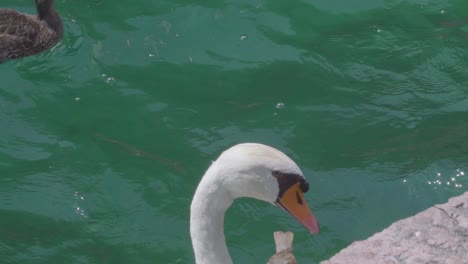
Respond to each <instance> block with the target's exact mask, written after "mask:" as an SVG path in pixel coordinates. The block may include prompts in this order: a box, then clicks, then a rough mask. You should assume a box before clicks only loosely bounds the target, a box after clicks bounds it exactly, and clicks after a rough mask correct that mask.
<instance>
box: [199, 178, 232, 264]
mask: <svg viewBox="0 0 468 264" xmlns="http://www.w3.org/2000/svg"><path fill="white" fill-rule="evenodd" d="M209 172H210V171H208V172H207V174H209ZM207 174H205V176H204V177H203V179H202V181H201V182H200V184H199V185H198V188H197V190H196V192H195V195H194V198H193V200H192V205H191V208H190V235H191V238H192V244H193V250H194V253H195V262H196V263H197V264H213V263H220V264H221V263H222V264H232V260H231V257H230V255H229V250H228V248H227V246H226V240H225V237H224V215H225V213H226V211H227V209H228V208H229V206H231V204H232V202H233V198H232V197H231V196H230V194H229V192H227V191H226V190H225V188H223V186H222V184H221V183H220V182H219V180H217V179H218V178H216V177H210V175H207Z"/></svg>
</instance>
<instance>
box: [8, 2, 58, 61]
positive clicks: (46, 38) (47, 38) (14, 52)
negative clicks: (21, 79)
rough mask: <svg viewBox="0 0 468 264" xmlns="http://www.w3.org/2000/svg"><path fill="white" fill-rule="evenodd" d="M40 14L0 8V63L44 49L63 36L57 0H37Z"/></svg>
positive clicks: (50, 46)
mask: <svg viewBox="0 0 468 264" xmlns="http://www.w3.org/2000/svg"><path fill="white" fill-rule="evenodd" d="M35 3H36V10H37V16H33V15H28V14H23V13H20V12H18V11H16V10H13V9H3V8H2V9H0V62H2V61H6V60H10V59H16V58H20V57H25V56H29V55H33V54H37V53H40V52H43V51H45V50H47V49H49V48H52V47H53V46H54V45H55V44H57V43H58V42H59V41H60V40H61V39H62V36H63V24H62V20H61V19H60V16H59V15H58V14H57V12H56V11H55V9H54V0H35Z"/></svg>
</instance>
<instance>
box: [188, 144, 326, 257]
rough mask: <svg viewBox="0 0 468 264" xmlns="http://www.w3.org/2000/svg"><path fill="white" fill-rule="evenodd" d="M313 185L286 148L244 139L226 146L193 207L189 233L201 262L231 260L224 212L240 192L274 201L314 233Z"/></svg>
mask: <svg viewBox="0 0 468 264" xmlns="http://www.w3.org/2000/svg"><path fill="white" fill-rule="evenodd" d="M308 188H309V185H308V183H307V181H306V180H305V178H304V176H303V174H302V172H301V170H300V169H299V167H298V166H297V165H296V164H295V163H294V161H292V160H291V159H290V158H289V157H288V156H286V155H285V154H284V153H282V152H281V151H279V150H277V149H275V148H272V147H269V146H266V145H262V144H257V143H244V144H239V145H236V146H233V147H231V148H230V149H228V150H226V151H224V152H223V153H222V154H221V155H220V156H219V158H218V159H217V160H216V161H215V162H213V163H212V164H211V166H210V167H209V168H208V170H207V171H206V173H205V175H204V176H203V178H202V179H201V181H200V183H199V185H198V187H197V190H196V191H195V195H194V197H193V199H192V204H191V207H190V235H191V238H192V245H193V249H194V253H195V260H196V263H197V264H214V263H216V264H231V263H232V260H231V257H230V255H229V251H228V248H227V246H226V242H225V237H224V214H225V212H226V211H227V209H228V208H229V206H231V204H232V203H233V202H234V199H236V198H239V197H250V198H255V199H259V200H263V201H266V202H269V203H272V204H275V205H277V206H279V207H281V208H283V209H284V210H286V211H287V212H288V213H289V214H291V215H292V216H294V217H295V218H296V219H297V220H298V221H299V222H301V223H302V224H303V225H304V226H305V227H306V228H307V229H309V230H310V231H311V232H312V233H317V232H318V231H319V226H318V223H317V221H316V219H315V217H314V216H313V215H312V213H311V211H310V209H309V208H308V206H307V203H306V201H305V198H304V195H303V193H304V192H307V190H308Z"/></svg>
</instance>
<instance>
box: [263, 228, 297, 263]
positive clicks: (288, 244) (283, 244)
mask: <svg viewBox="0 0 468 264" xmlns="http://www.w3.org/2000/svg"><path fill="white" fill-rule="evenodd" d="M273 236H274V237H275V244H276V253H275V254H274V255H273V256H271V258H270V260H269V261H268V263H267V264H296V258H295V257H294V255H293V254H292V253H291V251H292V242H293V239H294V234H293V233H292V232H281V231H277V232H275V233H273Z"/></svg>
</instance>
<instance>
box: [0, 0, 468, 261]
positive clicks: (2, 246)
mask: <svg viewBox="0 0 468 264" xmlns="http://www.w3.org/2000/svg"><path fill="white" fill-rule="evenodd" d="M343 2H345V3H343ZM1 5H2V7H9V8H15V9H17V10H21V11H24V12H30V13H33V12H34V10H35V9H34V6H32V1H26V0H22V1H17V0H3V1H2V4H1ZM56 7H57V9H58V10H59V12H60V14H61V15H62V18H63V20H64V23H65V30H66V32H65V36H64V40H63V41H62V42H61V44H60V45H58V46H57V47H55V48H54V49H53V50H52V51H49V52H46V53H43V54H40V55H38V56H34V57H28V58H24V59H20V60H16V61H10V62H6V63H3V64H0V80H1V81H0V258H1V259H2V263H22V264H23V263H93V264H97V263H99V264H102V263H193V262H194V259H193V253H192V248H191V242H190V237H189V221H188V220H189V205H190V201H191V197H192V195H193V193H194V190H195V187H196V185H197V183H198V181H199V179H200V177H201V175H202V174H203V173H204V171H205V170H206V168H207V167H208V166H209V164H210V162H211V161H212V160H214V159H216V157H217V155H219V153H220V152H221V151H223V150H224V149H225V148H227V147H229V146H231V145H233V144H236V143H239V142H248V141H254V142H262V143H266V144H269V145H272V146H275V147H276V148H278V149H281V150H282V151H284V152H285V153H287V154H288V155H290V156H291V157H292V158H293V159H295V161H296V162H297V163H298V164H299V166H300V167H301V168H302V170H303V172H304V173H305V174H306V177H307V178H308V180H309V182H310V185H311V190H310V191H309V192H308V193H307V195H306V198H307V200H308V203H309V205H310V206H311V207H312V209H313V211H314V213H315V215H316V217H317V218H318V220H319V222H320V225H321V228H322V229H321V232H320V234H318V235H316V236H312V235H310V234H309V233H308V232H307V231H306V230H305V229H304V228H303V227H302V226H300V225H299V224H298V223H297V222H296V221H295V220H294V219H292V218H291V217H289V216H288V215H286V214H285V213H284V212H282V211H281V210H278V209H276V208H274V207H272V206H271V205H269V204H266V203H264V202H260V201H253V200H249V199H241V200H239V201H237V202H236V203H235V204H234V206H233V207H232V208H231V209H230V210H229V211H228V213H227V216H226V237H227V242H228V245H229V249H230V251H231V255H232V257H233V259H234V261H235V262H236V263H266V261H267V259H268V258H269V257H270V256H271V254H272V253H273V251H274V244H273V237H272V233H273V231H276V230H291V231H293V232H295V235H296V237H295V243H294V253H295V255H296V257H297V259H298V261H299V263H318V262H319V261H320V260H324V259H326V258H329V257H331V256H332V255H333V254H335V253H336V252H338V251H339V250H341V249H342V248H344V247H346V246H347V245H349V244H350V243H352V242H353V241H355V240H360V239H365V238H366V237H368V236H370V235H371V234H373V233H375V232H377V231H379V230H381V229H382V228H384V227H386V226H388V225H389V224H391V223H392V222H393V221H396V220H398V219H401V218H405V217H408V216H410V215H413V214H415V213H417V212H419V211H421V210H423V209H425V208H427V207H429V206H431V205H433V204H434V203H440V202H445V201H446V200H447V199H448V198H450V197H452V196H455V195H459V194H461V193H463V192H465V191H467V190H468V176H466V175H465V170H466V169H467V167H468V159H467V158H468V88H467V87H468V75H467V73H468V72H467V69H468V51H467V49H466V47H467V44H468V16H467V15H466V11H465V10H468V2H466V1H462V0H460V1H440V0H433V1H429V0H427V1H375V0H368V1H363V0H354V1H330V0H321V1H319V0H308V1H294V0H293V1H287V2H285V1H276V0H275V1H261V0H259V1H224V2H220V1H214V2H213V1H212V2H209V3H206V4H200V3H197V2H194V1H174V0H171V1H137V0H115V1H90V0H84V1H70V0H63V1H57V3H56ZM467 173H468V171H467Z"/></svg>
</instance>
